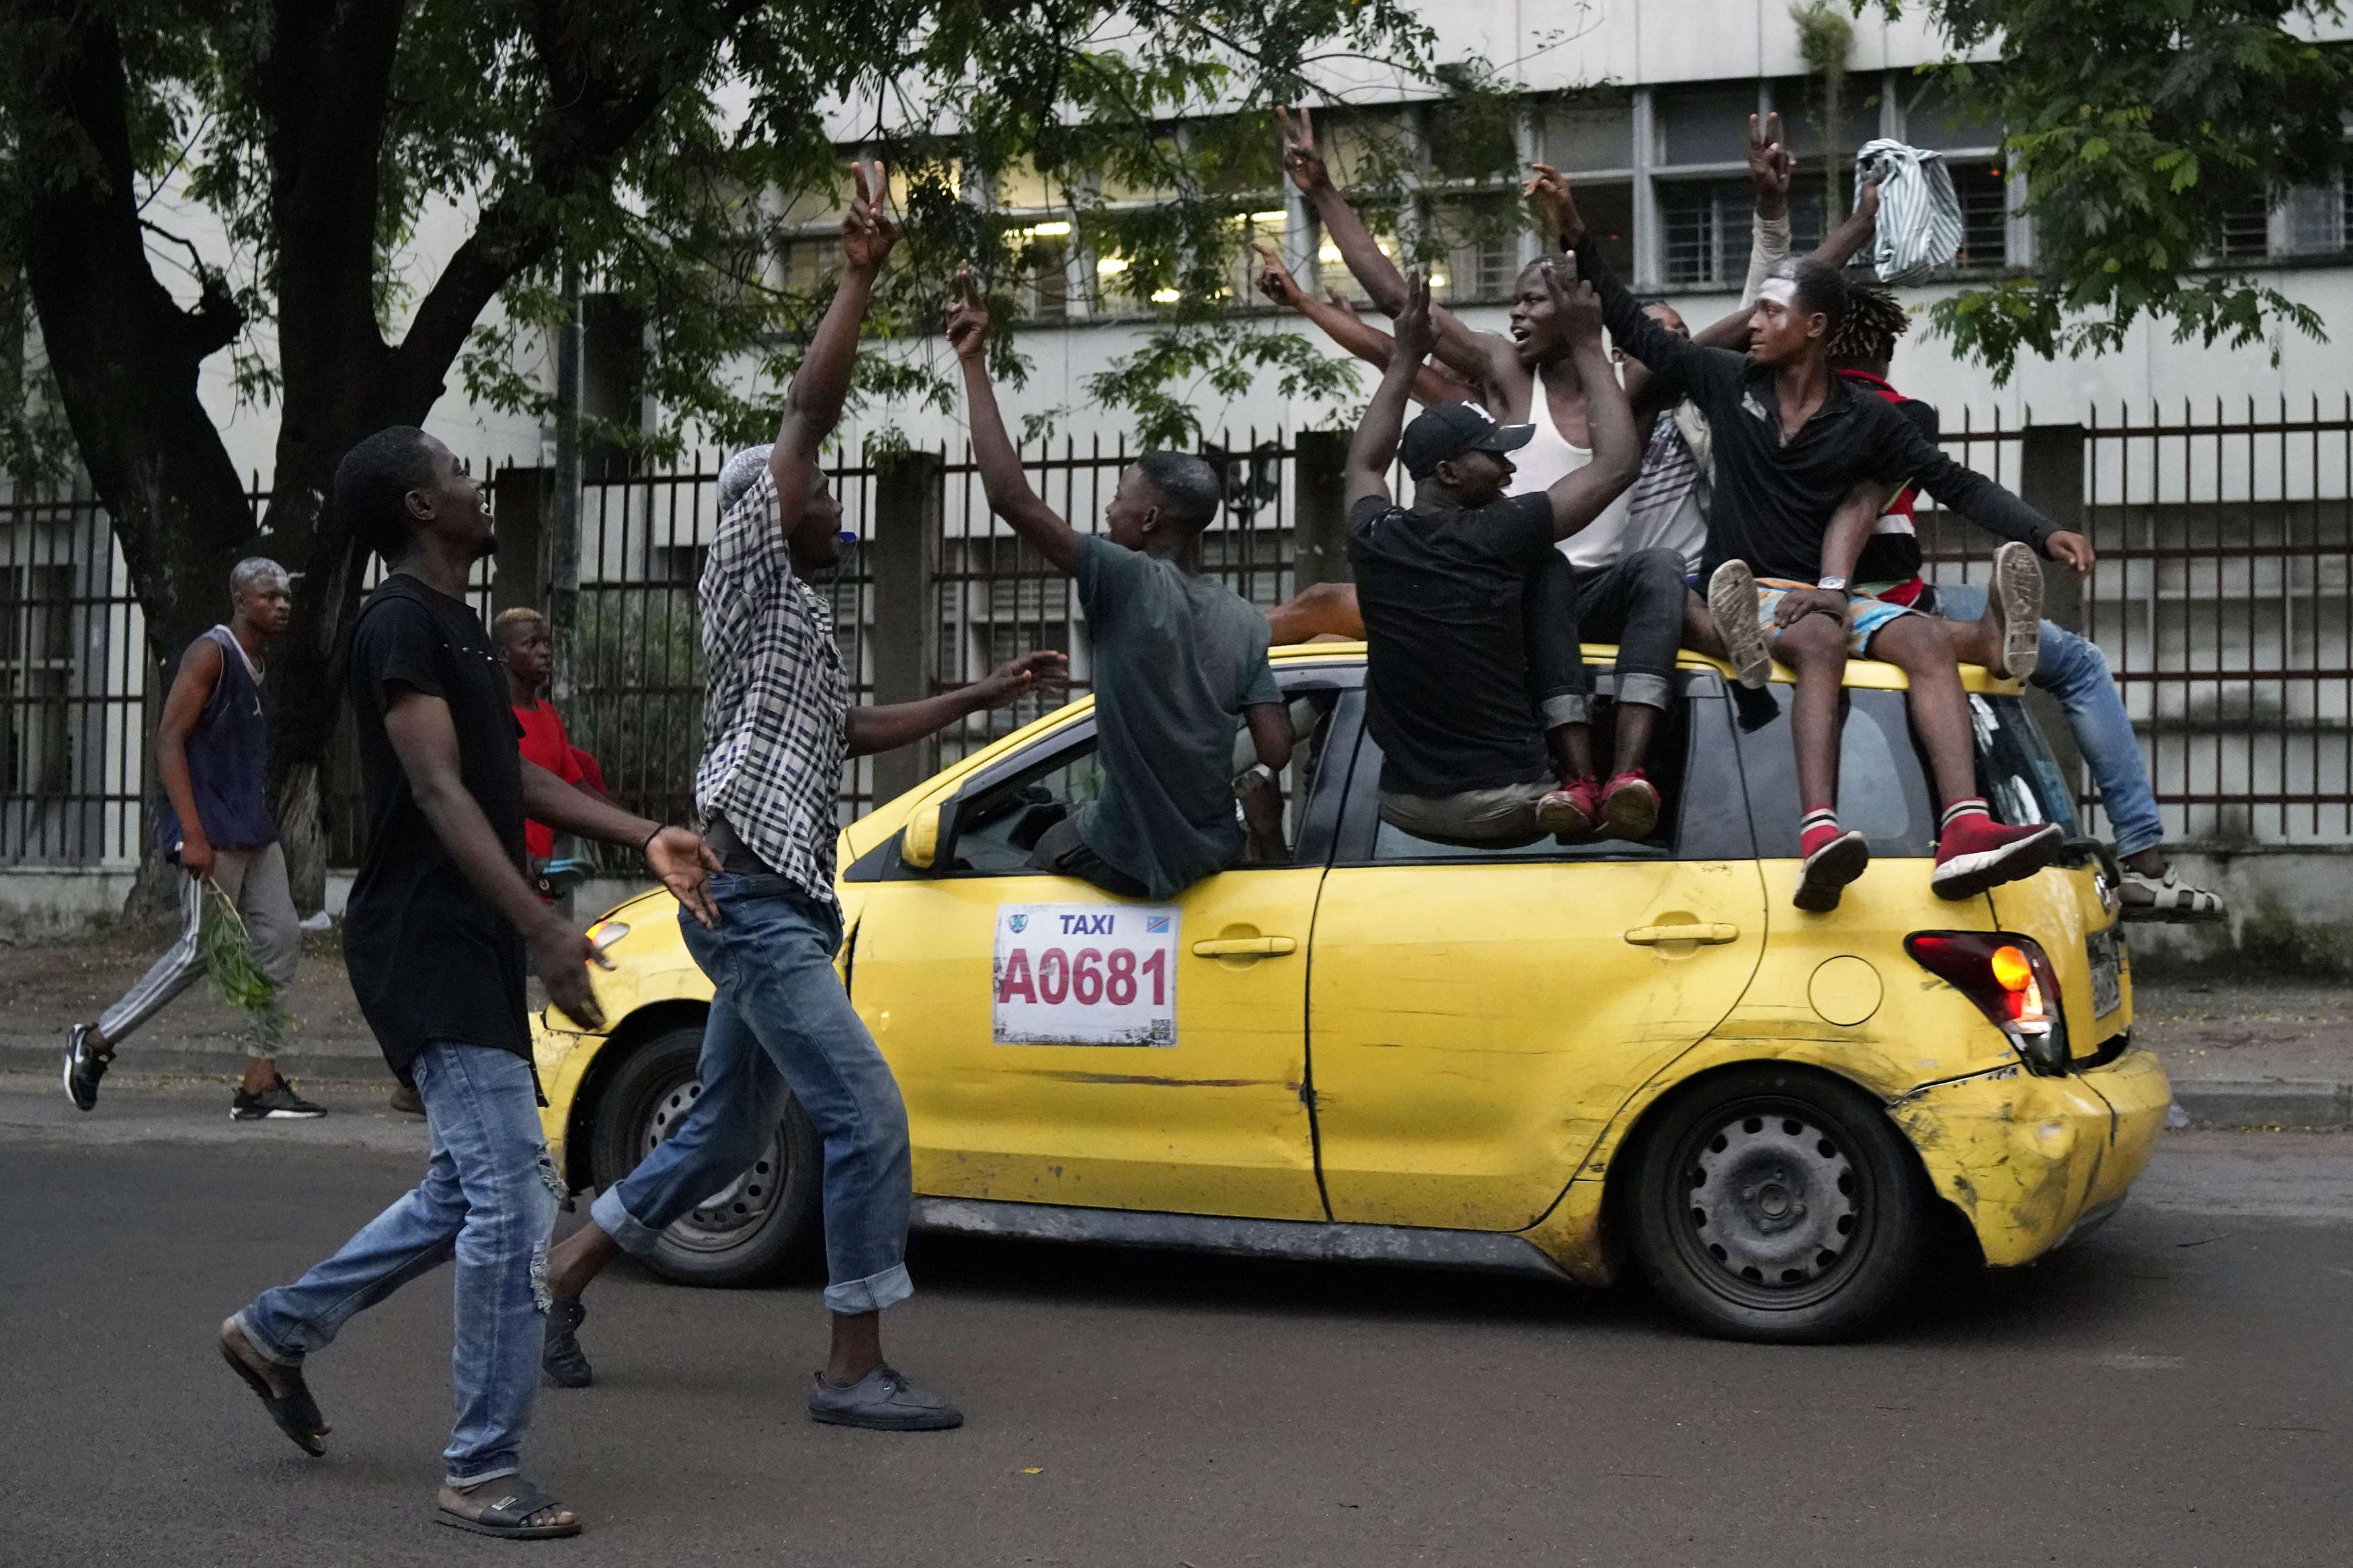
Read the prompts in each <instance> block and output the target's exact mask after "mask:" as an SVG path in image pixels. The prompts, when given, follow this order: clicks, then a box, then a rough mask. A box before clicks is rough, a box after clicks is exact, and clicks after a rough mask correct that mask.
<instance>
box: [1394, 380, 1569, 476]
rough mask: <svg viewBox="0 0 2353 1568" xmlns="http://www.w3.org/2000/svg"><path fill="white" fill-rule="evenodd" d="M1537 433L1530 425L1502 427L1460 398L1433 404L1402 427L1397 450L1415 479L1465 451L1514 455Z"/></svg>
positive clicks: (1408, 471) (1480, 408)
mask: <svg viewBox="0 0 2353 1568" xmlns="http://www.w3.org/2000/svg"><path fill="white" fill-rule="evenodd" d="M1535 433H1536V427H1535V426H1533V425H1504V424H1500V423H1498V422H1497V420H1496V418H1495V416H1493V415H1492V414H1490V413H1488V412H1487V411H1486V410H1485V409H1484V408H1482V407H1480V406H1479V405H1477V404H1475V403H1466V402H1463V401H1461V400H1460V399H1457V400H1456V401H1454V402H1452V403H1434V404H1431V405H1430V406H1429V407H1428V408H1426V409H1424V410H1423V411H1422V412H1421V413H1420V414H1419V416H1416V417H1415V419H1414V422H1413V423H1412V424H1410V425H1409V426H1406V427H1405V440H1404V442H1403V443H1402V445H1401V446H1400V447H1399V448H1398V452H1399V455H1400V456H1402V457H1403V458H1405V471H1406V472H1407V473H1409V474H1411V475H1412V476H1413V477H1414V478H1415V479H1428V478H1430V475H1432V474H1434V473H1436V472H1438V465H1439V464H1440V463H1442V462H1445V461H1446V460H1447V459H1448V458H1459V457H1461V455H1462V454H1463V453H1465V452H1516V451H1518V450H1519V449H1520V448H1521V447H1525V446H1526V445H1527V444H1528V438H1529V437H1532V436H1534V435H1535Z"/></svg>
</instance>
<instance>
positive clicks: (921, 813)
mask: <svg viewBox="0 0 2353 1568" xmlns="http://www.w3.org/2000/svg"><path fill="white" fill-rule="evenodd" d="M947 809H948V802H947V799H946V797H945V796H935V797H934V798H933V799H930V800H927V801H923V802H922V803H920V804H919V805H917V806H916V807H915V809H914V810H913V811H911V812H909V813H908V814H907V826H904V827H902V828H901V829H900V830H899V863H900V864H901V865H902V866H904V867H906V868H908V869H909V870H911V871H929V870H930V869H931V868H932V863H933V862H934V860H936V859H937V858H939V853H940V823H941V819H942V818H943V817H944V816H946V815H947Z"/></svg>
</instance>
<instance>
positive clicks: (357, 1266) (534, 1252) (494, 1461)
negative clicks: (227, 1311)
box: [237, 1041, 562, 1487]
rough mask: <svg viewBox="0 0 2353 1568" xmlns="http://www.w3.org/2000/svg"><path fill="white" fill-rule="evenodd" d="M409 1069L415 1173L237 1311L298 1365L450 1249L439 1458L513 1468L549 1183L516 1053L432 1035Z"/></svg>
mask: <svg viewBox="0 0 2353 1568" xmlns="http://www.w3.org/2000/svg"><path fill="white" fill-rule="evenodd" d="M410 1073H411V1076H412V1077H413V1078H414V1079H416V1081H417V1098H418V1099H419V1100H423V1101H424V1102H425V1116H426V1121H427V1125H428V1127H429V1128H430V1130H431V1133H432V1141H433V1152H432V1157H431V1159H430V1160H429V1161H428V1163H427V1165H426V1167H425V1179H424V1180H423V1181H421V1182H419V1183H417V1186H416V1187H415V1189H414V1190H412V1191H411V1192H409V1193H407V1194H405V1195H403V1196H402V1197H401V1198H400V1199H399V1200H398V1201H397V1202H396V1203H395V1204H394V1205H392V1206H391V1207H390V1208H388V1209H385V1211H384V1212H383V1213H382V1214H380V1215H376V1216H375V1218H374V1219H372V1220H370V1221H369V1222H368V1223H367V1225H366V1226H364V1228H363V1229H362V1230H361V1231H360V1233H359V1234H358V1235H356V1236H354V1237H352V1238H351V1240H349V1241H347V1242H345V1243H343V1249H342V1250H341V1251H339V1252H337V1253H336V1254H335V1255H334V1256H333V1257H332V1258H328V1259H327V1260H326V1261H325V1262H323V1263H321V1264H318V1265H316V1266H315V1267H313V1268H311V1271H310V1272H309V1273H307V1274H305V1275H303V1276H302V1278H301V1279H297V1280H296V1281H295V1282H294V1283H293V1284H291V1285H280V1286H276V1287H273V1288H272V1289H268V1290H264V1291H263V1292H262V1293H261V1294H260V1295H259V1296H258V1297H256V1298H255V1299H254V1301H253V1304H252V1305H251V1306H249V1307H247V1308H246V1309H245V1310H243V1311H241V1312H239V1313H237V1326H238V1327H239V1328H240V1329H242V1330H243V1331H244V1332H245V1337H246V1339H247V1340H248V1341H249V1342H251V1343H252V1345H253V1348H254V1349H255V1350H256V1351H259V1352H260V1353H261V1354H262V1355H264V1356H266V1357H268V1358H269V1360H271V1361H274V1362H278V1363H281V1364H283V1365H287V1366H299V1365H301V1362H302V1358H303V1357H304V1356H306V1355H309V1354H310V1353H311V1352H312V1351H316V1350H322V1349H324V1348H325V1347H326V1346H327V1345H328V1344H330V1343H331V1342H332V1341H333V1340H334V1337H335V1333H336V1331H338V1330H340V1329H341V1328H342V1327H343V1324H344V1323H345V1322H347V1321H350V1319H351V1316H352V1314H353V1313H354V1312H357V1311H360V1310H363V1309H364V1308H368V1307H373V1306H375V1304H376V1303H377V1302H378V1301H381V1300H384V1299H385V1297H387V1296H389V1295H391V1294H392V1293H393V1292H394V1291H395V1290H397V1289H400V1288H401V1287H402V1286H403V1285H406V1284H407V1283H408V1282H409V1281H410V1280H411V1279H416V1278H417V1277H418V1276H419V1275H422V1274H425V1273H427V1272H429V1271H431V1270H432V1269H434V1268H438V1267H439V1266H440V1265H441V1264H442V1263H443V1262H445V1261H446V1260H448V1258H451V1257H453V1256H454V1257H455V1258H457V1260H458V1268H457V1278H456V1279H455V1280H454V1285H455V1287H456V1291H457V1310H456V1318H457V1335H458V1343H457V1348H456V1350H455V1352H454V1353H453V1354H452V1355H451V1357H450V1362H449V1371H450V1376H451V1379H452V1381H453V1382H455V1384H457V1392H458V1419H457V1424H456V1425H455V1426H453V1427H452V1428H451V1429H450V1433H449V1446H448V1447H447V1448H445V1449H443V1450H442V1458H443V1459H444V1461H445V1462H446V1465H447V1468H448V1481H449V1484H450V1485H451V1486H453V1487H470V1486H474V1485H476V1484H478V1483H480V1482H482V1481H487V1480H492V1479H497V1478H498V1477H501V1476H508V1475H512V1474H514V1473H515V1471H516V1470H517V1469H518V1468H521V1464H522V1434H523V1428H525V1427H526V1426H530V1425H531V1407H532V1401H533V1398H534V1397H535V1396H536V1395H537V1394H538V1392H539V1357H540V1345H541V1342H542V1341H543V1339H544V1337H545V1334H546V1324H545V1321H544V1319H545V1313H546V1310H547V1281H546V1274H547V1237H548V1231H549V1230H550V1228H551V1227H552V1226H554V1224H555V1211H556V1206H557V1205H558V1204H559V1203H560V1202H561V1201H562V1194H561V1191H560V1183H559V1182H558V1180H557V1177H556V1174H555V1167H554V1164H553V1163H551V1162H550V1161H549V1159H548V1153H547V1140H546V1139H545V1138H544V1137H543V1136H542V1135H541V1133H540V1129H539V1105H538V1101H539V1096H538V1093H537V1091H536V1089H535V1088H534V1086H533V1079H532V1071H531V1064H530V1063H529V1062H527V1061H525V1060H523V1058H521V1057H519V1056H516V1055H514V1054H513V1053H512V1052H511V1051H502V1050H494V1049H492V1048H491V1047H486V1046H466V1045H453V1044H449V1043H447V1042H439V1041H437V1042H436V1043H434V1044H432V1045H429V1046H427V1047H425V1048H424V1049H423V1050H421V1051H419V1052H417V1057H416V1058H415V1060H414V1061H413V1062H412V1063H411V1064H410Z"/></svg>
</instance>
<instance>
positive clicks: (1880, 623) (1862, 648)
mask: <svg viewBox="0 0 2353 1568" xmlns="http://www.w3.org/2000/svg"><path fill="white" fill-rule="evenodd" d="M1812 586H1813V584H1811V583H1792V582H1790V581H1789V580H1788V578H1786V577H1759V578H1757V626H1760V627H1762V628H1763V629H1764V632H1765V635H1766V636H1767V637H1771V636H1772V635H1773V633H1774V631H1775V630H1776V629H1777V628H1776V627H1775V626H1774V625H1773V608H1774V606H1775V605H1778V604H1779V603H1780V602H1781V597H1782V595H1785V594H1788V593H1792V592H1794V591H1795V590H1797V589H1799V588H1810V587H1812ZM1919 613H1920V612H1919V611H1917V610H1915V609H1913V608H1912V607H1911V606H1910V605H1891V604H1889V603H1888V602H1887V601H1886V600H1884V599H1873V598H1871V597H1868V596H1867V595H1861V594H1858V595H1855V596H1854V597H1852V598H1851V599H1849V600H1848V601H1847V605H1846V652H1847V657H1848V658H1870V657H1871V639H1872V638H1873V637H1876V636H1878V635H1879V633H1880V630H1881V629H1882V628H1883V627H1884V626H1887V625H1889V624H1890V623H1891V622H1893V621H1894V619H1895V618H1896V617H1897V616H1916V615H1918V614H1919Z"/></svg>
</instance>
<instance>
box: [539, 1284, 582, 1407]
mask: <svg viewBox="0 0 2353 1568" xmlns="http://www.w3.org/2000/svg"><path fill="white" fill-rule="evenodd" d="M587 1316H588V1309H587V1308H586V1307H584V1306H582V1305H581V1304H580V1298H579V1297H577V1296H557V1297H554V1299H552V1300H549V1302H548V1303H547V1339H546V1341H545V1342H544V1343H543V1345H542V1346H541V1348H540V1352H539V1364H540V1366H541V1368H542V1369H543V1370H544V1371H545V1372H546V1373H547V1381H548V1382H550V1383H552V1384H555V1385H556V1386H557V1387H558V1388H586V1387H587V1386H588V1385H589V1384H592V1383H594V1382H596V1372H595V1371H594V1370H593V1369H592V1368H591V1367H590V1366H589V1365H588V1356H587V1352H585V1351H583V1350H582V1349H581V1348H580V1324H581V1322H582V1321H583V1320H585V1319H586V1317H587Z"/></svg>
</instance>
